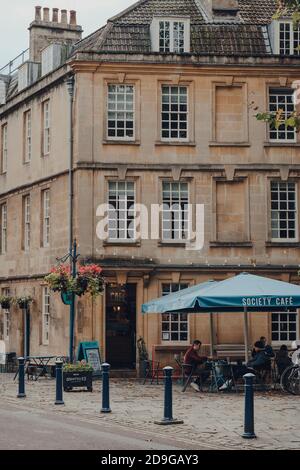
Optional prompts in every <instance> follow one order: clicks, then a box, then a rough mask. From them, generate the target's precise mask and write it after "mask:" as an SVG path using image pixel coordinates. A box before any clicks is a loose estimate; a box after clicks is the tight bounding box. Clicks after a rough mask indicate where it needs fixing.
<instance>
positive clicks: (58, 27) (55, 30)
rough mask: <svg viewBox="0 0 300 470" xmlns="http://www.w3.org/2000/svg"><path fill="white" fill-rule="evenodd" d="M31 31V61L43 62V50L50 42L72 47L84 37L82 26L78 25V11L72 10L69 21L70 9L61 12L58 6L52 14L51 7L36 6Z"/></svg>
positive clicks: (53, 9)
mask: <svg viewBox="0 0 300 470" xmlns="http://www.w3.org/2000/svg"><path fill="white" fill-rule="evenodd" d="M42 10H43V13H42ZM50 16H51V18H50ZM29 31H30V46H29V50H30V54H29V56H30V58H29V60H30V61H31V62H41V60H42V50H43V49H45V47H47V46H49V44H62V45H65V46H67V47H70V46H71V45H72V44H74V43H76V42H78V41H80V39H81V37H82V27H81V26H79V25H77V20H76V11H75V10H71V11H70V18H69V21H68V11H67V10H61V11H60V14H59V9H58V8H52V12H51V15H50V8H47V7H45V8H42V7H40V6H36V7H35V19H34V21H33V22H32V23H31V24H30V26H29Z"/></svg>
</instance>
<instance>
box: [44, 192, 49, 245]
mask: <svg viewBox="0 0 300 470" xmlns="http://www.w3.org/2000/svg"><path fill="white" fill-rule="evenodd" d="M42 204H43V215H42V216H43V219H42V236H43V247H44V248H48V247H49V246H50V189H44V190H43V191H42Z"/></svg>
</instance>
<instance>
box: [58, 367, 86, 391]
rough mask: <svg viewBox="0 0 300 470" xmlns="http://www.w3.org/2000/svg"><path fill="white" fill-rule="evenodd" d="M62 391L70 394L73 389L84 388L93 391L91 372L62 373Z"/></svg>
mask: <svg viewBox="0 0 300 470" xmlns="http://www.w3.org/2000/svg"><path fill="white" fill-rule="evenodd" d="M63 377H64V391H65V392H71V391H72V390H73V388H77V387H84V388H86V389H87V390H88V391H89V392H92V391H93V372H92V371H89V372H64V373H63Z"/></svg>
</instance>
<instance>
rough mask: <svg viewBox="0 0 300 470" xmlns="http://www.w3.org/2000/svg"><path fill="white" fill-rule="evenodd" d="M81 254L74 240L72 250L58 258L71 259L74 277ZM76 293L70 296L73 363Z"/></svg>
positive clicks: (70, 345)
mask: <svg viewBox="0 0 300 470" xmlns="http://www.w3.org/2000/svg"><path fill="white" fill-rule="evenodd" d="M79 256H80V254H79V253H77V241H76V240H74V242H73V245H72V248H71V249H70V252H69V253H68V254H67V255H65V256H63V257H62V258H57V261H58V262H60V263H65V262H66V261H67V260H68V259H69V260H70V266H71V274H72V277H73V279H75V278H76V276H77V261H78V258H79ZM75 298H76V296H75V294H74V292H72V293H71V296H70V302H68V303H69V305H70V339H69V359H70V363H73V360H74V325H75Z"/></svg>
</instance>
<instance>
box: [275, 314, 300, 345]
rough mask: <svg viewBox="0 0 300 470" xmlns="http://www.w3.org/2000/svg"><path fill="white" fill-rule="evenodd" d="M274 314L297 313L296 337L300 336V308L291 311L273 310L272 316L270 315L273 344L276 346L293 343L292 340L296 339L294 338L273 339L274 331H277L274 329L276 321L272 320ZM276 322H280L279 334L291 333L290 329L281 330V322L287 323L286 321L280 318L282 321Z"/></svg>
mask: <svg viewBox="0 0 300 470" xmlns="http://www.w3.org/2000/svg"><path fill="white" fill-rule="evenodd" d="M273 314H278V315H282V314H295V315H296V339H298V338H299V334H300V331H299V310H295V311H289V312H272V313H271V317H270V318H271V320H270V321H271V338H272V345H274V346H280V345H282V344H286V345H287V346H288V345H290V344H291V343H292V341H294V340H290V339H286V340H283V339H279V340H273V333H275V331H273V323H275V322H273V321H272V317H273ZM276 323H279V330H278V333H279V335H280V333H289V330H288V332H284V331H281V330H280V324H281V323H285V322H284V321H281V319H280V321H278V322H276ZM287 323H289V322H287ZM276 332H277V330H276Z"/></svg>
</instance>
